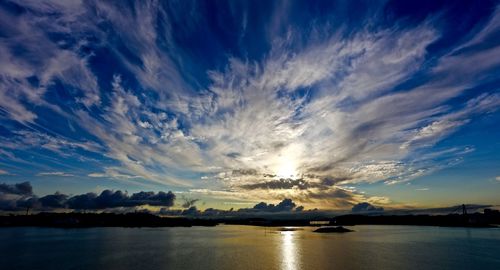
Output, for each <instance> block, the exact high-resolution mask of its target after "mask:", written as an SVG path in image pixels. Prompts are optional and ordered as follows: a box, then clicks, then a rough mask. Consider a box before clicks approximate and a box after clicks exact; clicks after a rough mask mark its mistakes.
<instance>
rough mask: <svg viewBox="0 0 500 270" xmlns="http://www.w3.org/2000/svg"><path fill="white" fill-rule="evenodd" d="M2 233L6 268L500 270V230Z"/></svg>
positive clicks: (0, 256) (0, 264)
mask: <svg viewBox="0 0 500 270" xmlns="http://www.w3.org/2000/svg"><path fill="white" fill-rule="evenodd" d="M349 228H350V229H352V230H354V232H348V233H330V234H321V233H315V232H313V230H314V229H315V228H312V227H306V228H292V227H286V228H283V227H255V226H236V225H219V226H216V227H189V228H181V227H174V228H87V229H56V228H35V227H17V228H0V269H1V270H10V269H12V270H22V269H30V270H31V269H37V270H45V269H47V270H48V269H51V270H52V269H57V270H58V269H85V270H93V269H106V270H126V269H134V270H135V269H137V270H147V269H158V270H161V269H165V270H167V269H168V270H172V269H204V270H211V269H217V270H220V269H222V270H224V269H227V270H234V269H283V270H296V269H344V270H345V269H387V270H392V269H394V270H396V269H397V270H401V269H415V270H417V269H418V270H422V269H454V270H459V269H483V270H484V269H492V270H493V269H494V270H498V269H500V228H444V227H430V226H429V227H427V226H380V225H376V226H367V225H366V226H365V225H364V226H352V227H349Z"/></svg>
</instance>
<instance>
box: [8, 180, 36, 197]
mask: <svg viewBox="0 0 500 270" xmlns="http://www.w3.org/2000/svg"><path fill="white" fill-rule="evenodd" d="M0 193H6V194H16V195H23V196H30V195H33V188H32V187H31V184H30V183H29V182H22V183H18V184H13V185H11V184H6V183H2V184H0Z"/></svg>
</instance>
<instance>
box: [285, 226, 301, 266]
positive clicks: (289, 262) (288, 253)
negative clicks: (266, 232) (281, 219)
mask: <svg viewBox="0 0 500 270" xmlns="http://www.w3.org/2000/svg"><path fill="white" fill-rule="evenodd" d="M294 238H295V232H294V231H283V232H281V269H282V270H296V269H299V267H298V266H297V263H298V259H299V258H298V255H299V254H298V252H297V247H296V243H295V239H294Z"/></svg>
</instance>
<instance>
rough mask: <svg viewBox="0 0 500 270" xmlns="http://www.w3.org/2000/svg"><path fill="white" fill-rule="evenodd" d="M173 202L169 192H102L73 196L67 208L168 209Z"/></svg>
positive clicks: (172, 195) (173, 198)
mask: <svg viewBox="0 0 500 270" xmlns="http://www.w3.org/2000/svg"><path fill="white" fill-rule="evenodd" d="M174 201H175V194H174V193H172V192H171V191H169V192H163V191H160V192H158V193H155V192H152V191H150V192H145V191H141V192H138V193H134V194H132V196H128V194H127V193H124V192H122V191H120V190H117V191H112V190H104V191H103V192H101V194H100V195H99V196H97V194H95V193H87V194H82V195H77V196H73V197H71V198H70V199H69V200H68V206H69V208H71V209H106V208H114V207H135V206H140V205H153V206H165V207H170V206H172V205H174Z"/></svg>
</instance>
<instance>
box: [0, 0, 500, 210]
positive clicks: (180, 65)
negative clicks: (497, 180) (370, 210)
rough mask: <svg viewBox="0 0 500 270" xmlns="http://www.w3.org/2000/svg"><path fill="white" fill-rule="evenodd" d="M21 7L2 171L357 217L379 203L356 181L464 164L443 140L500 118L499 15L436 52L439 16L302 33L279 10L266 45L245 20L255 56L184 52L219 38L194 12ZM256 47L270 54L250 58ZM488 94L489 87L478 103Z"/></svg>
mask: <svg viewBox="0 0 500 270" xmlns="http://www.w3.org/2000/svg"><path fill="white" fill-rule="evenodd" d="M12 3H13V4H14V5H18V6H20V7H23V8H24V9H23V10H24V11H23V12H22V13H20V14H13V13H12V12H10V11H9V10H8V9H6V8H0V15H2V16H0V18H1V19H0V20H1V23H2V25H4V26H5V27H2V29H1V30H4V28H5V29H8V31H7V30H5V31H7V32H6V34H5V36H6V38H1V39H0V60H1V62H2V63H5V65H2V67H0V87H1V89H2V91H0V117H1V118H2V121H4V122H6V123H8V124H9V126H10V127H12V130H11V131H9V132H8V133H7V132H6V133H7V134H8V135H6V136H3V137H1V138H0V140H1V141H0V142H1V147H0V157H1V158H2V159H3V160H13V157H15V156H16V155H19V153H17V151H24V152H25V153H29V152H30V151H42V150H43V151H49V152H50V155H51V156H50V157H51V158H54V159H57V158H60V160H58V162H61V163H64V158H73V157H78V156H81V157H82V158H85V159H84V160H90V159H94V160H96V162H93V163H92V164H93V165H94V166H93V168H92V171H88V172H86V173H85V174H86V175H87V176H88V177H92V178H112V179H121V180H124V181H130V182H133V183H140V182H151V183H155V184H161V185H171V186H178V187H180V188H186V189H188V188H190V189H191V190H192V192H193V193H194V194H196V193H197V192H198V193H203V194H208V195H210V196H214V197H220V198H239V199H240V200H253V201H255V200H257V199H259V200H269V199H273V200H278V199H280V200H281V199H285V198H291V199H293V200H294V201H297V202H306V203H309V204H310V205H321V204H323V205H329V206H331V207H344V208H346V207H347V206H351V205H355V204H357V203H359V202H371V201H377V200H378V199H380V198H378V199H377V196H371V197H370V196H367V195H364V194H363V193H361V192H359V191H357V190H355V189H347V188H345V187H346V186H348V185H349V186H350V185H357V184H361V183H378V182H380V183H385V184H398V183H402V182H408V181H412V180H414V179H416V178H418V177H422V176H425V175H429V174H431V173H433V172H435V171H438V170H440V169H443V168H447V167H451V166H456V165H457V164H459V163H460V162H461V160H462V159H463V157H464V156H465V155H467V154H468V153H470V152H472V151H474V149H475V148H474V146H473V145H454V146H440V145H439V146H438V144H439V143H440V142H441V141H443V139H445V138H447V137H449V136H450V135H452V134H454V133H456V132H457V131H459V130H460V129H461V128H463V127H464V126H467V125H468V124H469V123H470V122H472V120H473V119H474V118H475V117H478V116H479V115H483V114H489V113H493V112H495V111H496V110H497V109H498V108H499V107H500V95H499V94H498V89H497V87H496V86H497V85H496V84H495V83H494V82H496V81H495V80H497V79H496V78H497V77H496V76H497V75H498V66H500V60H499V59H500V58H499V57H497V56H498V55H500V51H499V48H500V46H498V42H494V41H492V40H494V37H495V36H496V33H497V32H498V28H499V25H500V24H499V18H500V13H499V11H498V10H499V9H498V8H496V9H495V11H494V12H493V13H492V14H491V16H490V18H489V20H486V21H485V23H484V25H478V28H477V29H476V30H474V31H470V33H469V34H468V35H467V36H465V37H464V38H463V39H460V40H457V41H456V42H455V43H453V44H451V45H449V46H448V47H446V50H443V51H438V50H436V49H435V47H436V46H437V45H436V44H438V43H440V42H442V40H443V36H445V35H446V33H445V29H443V28H442V27H443V26H442V24H441V23H440V20H441V19H442V18H441V17H440V16H428V17H427V18H426V19H425V20H422V21H419V22H418V23H414V24H406V23H405V21H404V20H401V21H397V22H396V23H393V24H383V23H381V22H379V21H378V20H381V19H380V18H379V17H380V16H373V17H370V18H363V20H364V21H365V22H366V23H365V24H364V26H355V27H353V26H351V25H347V24H345V25H340V26H335V27H334V26H332V24H330V23H321V22H319V21H316V20H314V21H311V23H310V24H307V27H306V28H307V31H305V30H304V25H294V24H293V23H290V22H289V23H288V25H289V27H288V28H286V31H284V32H283V29H284V28H283V27H284V20H285V17H286V16H285V17H284V16H283V13H286V12H289V8H291V7H289V6H287V7H280V8H282V10H277V11H276V12H274V17H272V18H271V19H270V20H269V21H265V22H263V24H262V25H259V27H262V28H264V30H265V31H264V32H265V33H267V34H266V35H262V36H263V37H264V36H265V38H263V40H262V43H258V44H257V43H255V44H246V45H248V46H246V45H245V44H243V45H242V43H241V40H242V39H243V38H244V36H246V35H251V34H252V33H251V32H249V31H250V29H249V28H248V27H247V26H248V23H249V21H248V20H249V17H245V16H243V17H238V16H235V18H237V19H235V22H237V23H235V25H238V31H242V32H241V33H239V35H238V42H236V43H237V44H239V45H238V49H239V50H242V51H245V50H247V51H245V53H238V51H239V50H238V49H235V48H232V49H231V50H229V49H227V48H226V49H227V50H224V49H222V47H224V45H227V44H223V43H224V42H223V41H222V39H221V40H219V39H216V38H214V39H211V42H212V43H210V44H215V45H213V47H214V48H212V49H213V51H212V52H211V53H212V54H205V55H203V54H201V53H200V52H199V51H197V49H198V48H191V47H189V46H185V45H186V44H184V43H182V42H183V41H185V39H188V38H186V36H185V35H184V34H183V32H185V33H187V34H186V35H187V36H190V38H193V39H194V38H196V35H197V33H198V32H197V31H202V32H203V33H207V38H210V36H211V35H214V36H217V35H215V34H214V33H211V32H210V31H208V30H207V29H206V28H205V27H207V26H206V25H207V24H208V22H206V21H205V20H206V18H204V17H203V16H204V15H203V12H202V10H201V7H200V6H198V5H196V4H193V6H190V8H189V10H190V14H191V16H192V18H193V20H192V21H190V22H185V20H182V22H183V23H182V24H179V18H178V16H177V15H176V12H172V7H171V6H169V5H163V4H162V3H157V2H149V1H145V2H135V3H132V4H131V5H128V6H126V5H120V4H118V3H108V2H93V1H89V2H83V3H80V2H78V3H77V2H75V3H53V2H52V1H40V2H17V1H13V2H12ZM290 5H292V4H290ZM278 6H279V5H278ZM177 8H179V9H181V7H177ZM375 10H378V11H377V12H382V11H381V10H383V9H378V8H376V9H375ZM230 15H231V16H232V15H234V14H230ZM243 18H246V19H245V20H243ZM239 20H242V21H239ZM256 25H257V24H256ZM375 25H376V27H375ZM131 29H132V30H131ZM256 40H259V39H256ZM256 42H257V41H256ZM207 44H208V43H207ZM485 44H486V45H485ZM252 45H255V46H252ZM206 47H207V48H208V47H209V46H206ZM247 47H248V48H247ZM253 47H259V48H260V47H262V48H265V49H264V51H263V52H261V53H260V54H258V56H253V57H252V54H251V53H249V52H250V50H251V48H253ZM16 48H20V49H16ZM219 50H220V51H222V53H221V52H220V51H219ZM20 51H21V52H20ZM200 55H202V56H203V57H200ZM214 55H215V56H214ZM211 57H213V58H217V59H220V60H219V62H216V64H214V63H211V62H210V61H211V60H210V59H211ZM214 62H215V61H214ZM488 84H489V85H488ZM482 85H488V86H487V87H490V88H491V90H490V91H482V92H481V93H477V94H474V93H473V89H475V88H476V87H479V86H482ZM491 85H493V86H491ZM495 87H496V88H495ZM52 119H64V120H65V121H64V122H61V121H59V122H58V125H64V128H60V127H58V128H54V125H53V123H52ZM66 126H67V127H66ZM2 153H6V154H2ZM52 154H54V155H56V156H57V157H53V156H52ZM44 155H45V156H47V155H48V154H46V153H44ZM101 159H102V160H104V159H105V160H108V159H109V160H111V161H112V162H109V163H104V164H99V161H100V160H101ZM110 164H111V165H110ZM117 164H118V165H117ZM95 166H98V169H97V170H96V169H95ZM99 169H100V170H99ZM57 173H59V170H57V168H54V170H53V172H46V173H42V174H45V176H48V175H49V174H50V175H52V176H57V175H58V174H57ZM63 174H64V173H63ZM39 175H40V174H39ZM60 176H63V175H60ZM201 191H203V192H201ZM378 201H380V203H382V204H384V203H389V201H390V200H389V199H388V198H385V197H384V198H382V199H381V200H378ZM347 208H348V207H347Z"/></svg>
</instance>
